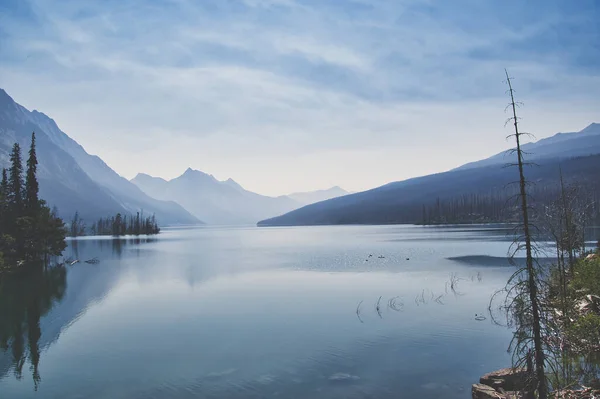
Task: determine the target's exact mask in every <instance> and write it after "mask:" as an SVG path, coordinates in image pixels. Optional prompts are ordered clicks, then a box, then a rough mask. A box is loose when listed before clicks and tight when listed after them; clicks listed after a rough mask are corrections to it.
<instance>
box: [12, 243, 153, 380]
mask: <svg viewBox="0 0 600 399" xmlns="http://www.w3.org/2000/svg"><path fill="white" fill-rule="evenodd" d="M153 241H155V239H154V238H135V239H134V238H131V239H130V238H121V239H97V240H94V239H82V240H72V241H70V242H69V246H68V248H67V249H66V250H65V252H64V253H63V260H64V263H61V264H58V265H54V266H51V267H44V266H43V265H31V266H30V267H27V269H26V270H24V271H23V272H20V273H10V274H2V273H0V380H2V379H3V378H6V377H7V376H9V375H10V374H11V373H12V374H13V375H14V378H15V379H16V380H22V379H23V378H24V377H26V374H27V373H26V370H27V368H26V365H27V364H29V370H30V373H31V378H32V380H33V388H34V389H35V390H36V391H37V389H38V387H39V384H40V382H41V380H42V376H41V375H40V371H39V363H40V357H41V352H42V351H43V350H44V349H45V348H47V347H48V346H49V345H50V344H51V343H53V342H55V341H56V340H57V339H58V337H59V335H60V333H61V332H62V331H63V329H64V328H65V327H66V326H70V325H71V324H72V323H73V322H74V321H76V320H78V319H79V318H80V317H81V316H82V315H83V314H84V313H85V312H86V311H87V308H88V307H89V306H90V304H93V303H98V302H99V301H101V300H102V299H103V298H104V297H105V296H106V295H107V294H108V292H110V289H111V288H112V287H113V286H114V284H115V282H116V281H117V280H118V278H119V275H120V273H121V268H120V267H119V266H120V265H119V264H118V263H115V262H118V261H119V260H120V259H121V257H122V256H123V253H124V251H125V247H126V246H130V247H131V248H135V246H136V245H140V244H144V243H148V242H153ZM111 255H112V256H111ZM90 259H98V260H99V264H95V263H90V264H88V263H85V261H86V260H90ZM74 261H78V262H77V263H74ZM67 286H69V291H68V293H67ZM69 296H70V297H69ZM49 314H52V316H50V317H46V316H48V315H49ZM42 335H43V336H44V337H43V338H42Z"/></svg>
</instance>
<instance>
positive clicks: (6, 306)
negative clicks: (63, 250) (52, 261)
mask: <svg viewBox="0 0 600 399" xmlns="http://www.w3.org/2000/svg"><path fill="white" fill-rule="evenodd" d="M66 275H67V271H66V269H65V268H64V267H63V266H57V267H50V268H45V267H43V266H39V265H36V266H32V267H30V268H29V269H28V271H27V274H24V273H15V274H5V275H0V348H2V350H3V351H4V352H5V354H6V353H9V354H10V355H9V356H11V357H12V361H11V364H10V367H12V369H13V372H14V375H15V378H17V379H18V380H20V379H21V378H22V377H23V368H24V366H25V364H26V363H27V362H29V364H30V370H31V373H32V377H33V381H34V387H35V389H36V390H37V388H38V384H39V382H40V381H41V376H40V373H39V370H38V365H39V361H40V344H39V340H40V337H41V335H42V331H41V328H40V318H41V317H43V316H44V315H46V314H47V313H48V312H49V311H50V310H51V309H52V307H53V306H54V305H55V304H56V303H58V302H60V301H61V299H62V298H63V296H64V293H65V291H66V288H67V279H66ZM25 341H27V342H25ZM7 371H8V370H6V371H4V372H2V370H1V369H0V377H2V376H3V374H5V373H6V372H7Z"/></svg>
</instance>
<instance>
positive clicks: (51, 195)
mask: <svg viewBox="0 0 600 399" xmlns="http://www.w3.org/2000/svg"><path fill="white" fill-rule="evenodd" d="M34 131H35V133H36V139H37V154H38V160H39V167H38V178H39V181H40V196H41V197H42V198H44V199H45V200H46V201H47V202H48V204H49V205H50V206H56V207H57V208H58V210H59V213H60V214H61V215H62V216H63V217H64V218H67V219H68V218H70V217H71V216H72V215H73V214H74V213H75V211H79V213H80V215H81V216H82V217H83V218H84V219H86V220H95V219H97V218H99V217H106V216H108V215H110V214H116V213H117V212H121V213H135V212H137V211H141V210H143V211H144V212H145V213H146V214H152V213H155V214H156V217H157V219H158V220H159V222H160V223H161V224H162V225H166V224H194V223H199V220H198V219H197V218H196V217H194V216H193V215H191V214H190V213H189V212H188V211H186V210H185V209H183V208H182V207H181V206H180V205H178V204H177V203H175V202H172V201H159V200H156V199H154V198H151V197H149V196H148V195H147V194H145V193H143V192H142V191H141V190H140V189H139V188H138V187H137V186H135V185H134V184H132V183H130V182H129V181H128V180H127V179H125V178H123V177H121V176H119V175H118V174H117V173H116V172H115V171H113V170H112V169H111V168H110V167H109V166H108V165H106V163H104V161H102V160H101V159H100V158H99V157H97V156H94V155H90V154H88V153H87V152H86V151H85V149H84V148H83V147H82V146H81V145H79V144H78V143H77V142H76V141H75V140H73V139H71V138H70V137H69V136H68V135H67V134H66V133H64V132H63V131H62V130H60V128H59V127H58V125H57V124H56V122H55V121H54V120H52V119H51V118H50V117H48V116H46V115H45V114H43V113H41V112H38V111H35V110H34V111H31V112H30V111H29V110H27V109H26V108H24V107H23V106H21V105H19V104H17V103H16V102H15V101H14V100H13V99H12V98H11V97H10V96H9V95H8V94H7V93H6V92H5V91H4V90H2V89H0V167H8V164H9V153H10V149H11V147H12V145H13V143H15V142H18V143H19V144H20V145H21V149H22V151H23V155H24V156H25V154H26V151H27V149H28V148H29V143H30V138H31V133H32V132H34Z"/></svg>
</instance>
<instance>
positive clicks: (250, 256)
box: [0, 226, 514, 399]
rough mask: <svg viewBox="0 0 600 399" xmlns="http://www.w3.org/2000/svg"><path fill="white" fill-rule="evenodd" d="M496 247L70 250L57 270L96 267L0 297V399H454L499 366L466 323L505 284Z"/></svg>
mask: <svg viewBox="0 0 600 399" xmlns="http://www.w3.org/2000/svg"><path fill="white" fill-rule="evenodd" d="M506 235H507V232H506V231H504V230H498V229H491V228H487V229H484V228H472V227H464V226H463V227H456V228H448V227H445V228H433V227H411V226H389V227H381V226H370V227H351V226H348V227H300V228H263V229H258V228H196V229H173V230H166V231H164V232H163V233H161V234H160V236H159V237H157V238H152V239H140V240H134V239H131V240H113V239H106V238H103V239H85V240H79V241H76V242H71V243H70V246H69V248H68V249H67V251H66V253H65V256H66V257H69V256H70V257H73V258H78V259H82V260H85V259H90V258H93V257H98V259H99V260H100V263H98V264H86V263H78V264H75V265H73V266H69V267H66V269H55V270H53V271H52V272H49V273H46V274H40V275H38V276H35V277H30V278H29V279H28V280H26V281H23V280H18V281H14V279H13V280H7V279H6V278H4V280H3V281H2V282H1V283H2V285H1V286H0V310H1V311H2V314H0V323H1V328H0V334H2V336H0V338H2V340H3V341H5V342H0V344H2V345H3V349H4V350H2V349H0V397H2V398H61V399H68V398H111V399H113V398H140V399H141V398H271V397H273V398H275V397H277V398H440V397H445V398H468V397H470V385H471V384H472V383H474V382H476V381H477V380H478V378H479V376H480V375H481V374H483V373H485V372H488V371H492V370H494V369H496V368H500V367H506V366H508V365H509V364H510V359H509V356H508V355H507V354H506V347H507V345H508V343H509V340H510V331H508V330H506V329H504V328H500V327H497V326H494V325H493V324H492V323H491V322H490V320H489V318H488V319H486V320H483V321H478V320H476V319H475V314H485V313H486V310H487V305H488V301H489V299H490V296H491V294H492V293H493V292H494V290H496V289H498V288H500V287H502V286H503V285H504V283H505V281H506V279H507V277H508V276H509V275H510V274H511V273H512V271H513V270H514V269H513V268H512V267H510V266H508V264H507V262H506V261H505V260H503V259H499V258H501V257H504V256H506V253H507V249H508V246H509V241H508V240H507V236H506ZM369 254H372V257H369ZM380 256H382V257H381V258H380ZM495 257H497V258H495ZM449 258H453V259H449ZM451 273H456V274H457V275H458V276H459V277H461V278H463V280H461V281H460V282H459V285H458V291H459V292H458V294H456V295H455V294H453V293H452V292H451V290H449V289H447V281H449V279H450V274H451ZM32 297H33V298H36V299H34V300H32V299H25V298H32ZM380 297H381V299H379V298H380ZM394 297H398V298H396V299H395V300H393V301H392V302H391V303H390V302H389V301H390V299H392V298H394ZM436 299H437V301H436ZM361 301H362V302H361ZM378 301H379V310H377V302H378ZM17 302H18V303H17ZM359 303H360V307H358V314H357V306H358V304H359ZM390 304H391V305H393V306H391V307H390ZM38 320H39V323H38ZM15 337H22V338H21V339H19V338H15ZM36 389H37V390H36Z"/></svg>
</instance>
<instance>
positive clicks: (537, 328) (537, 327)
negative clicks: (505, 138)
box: [505, 70, 548, 399]
mask: <svg viewBox="0 0 600 399" xmlns="http://www.w3.org/2000/svg"><path fill="white" fill-rule="evenodd" d="M505 72H506V81H507V84H508V89H509V90H508V91H509V93H510V101H511V102H510V104H509V105H510V107H511V108H512V115H513V116H512V118H510V119H511V120H512V122H513V125H514V128H515V133H514V137H515V140H516V142H517V148H516V154H517V166H518V168H519V189H520V190H519V191H520V200H521V201H520V202H521V212H522V217H523V235H524V240H525V253H526V268H527V279H528V290H529V301H530V305H531V313H532V314H531V317H532V329H533V343H534V358H535V375H536V384H537V391H538V397H539V399H547V398H548V387H547V385H546V374H545V372H544V350H543V345H542V336H541V323H540V309H539V304H538V301H537V299H538V298H537V295H538V287H537V283H536V269H535V265H534V259H533V253H532V243H531V242H532V238H531V231H530V225H529V209H528V207H527V181H526V180H525V173H524V171H523V164H524V161H523V152H522V150H521V136H522V133H520V132H519V121H518V118H517V104H516V102H515V98H514V90H513V88H512V82H511V78H510V76H509V75H508V71H506V70H505Z"/></svg>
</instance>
